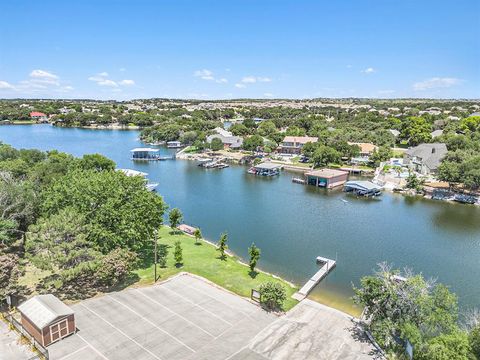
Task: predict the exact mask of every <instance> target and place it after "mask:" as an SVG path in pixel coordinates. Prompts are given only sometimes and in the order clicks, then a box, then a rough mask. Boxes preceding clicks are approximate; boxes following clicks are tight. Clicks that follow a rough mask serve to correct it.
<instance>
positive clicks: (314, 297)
mask: <svg viewBox="0 0 480 360" xmlns="http://www.w3.org/2000/svg"><path fill="white" fill-rule="evenodd" d="M164 227H167V228H169V229H171V227H170V226H168V225H164ZM179 231H180V230H179ZM182 234H184V235H186V236H189V237H191V238H195V237H194V236H193V235H190V234H187V233H184V232H182ZM201 241H203V242H205V243H207V244H208V245H211V246H213V247H215V248H216V247H217V244H216V243H215V242H213V241H211V240H208V239H206V238H202V239H201ZM225 253H226V254H227V255H228V256H230V257H231V258H233V259H234V260H235V261H237V262H238V263H239V264H241V265H243V266H245V267H248V264H247V263H246V262H244V261H243V259H242V258H241V257H239V256H238V255H237V254H235V253H234V252H233V251H231V250H230V249H228V250H226V251H225ZM256 271H258V272H259V273H263V274H265V275H269V276H271V277H273V278H275V279H278V280H281V281H283V282H285V283H286V284H288V285H290V286H291V287H292V288H300V286H299V285H296V284H294V283H292V282H291V281H289V280H286V279H285V278H283V277H281V276H280V275H277V274H274V273H271V272H268V271H265V270H262V269H261V268H260V267H257V268H256ZM307 280H308V279H307ZM216 285H218V284H216ZM319 285H320V284H319ZM218 286H220V285H218ZM322 293H323V294H322V295H319V294H318V293H315V292H313V291H312V293H310V294H309V295H308V296H307V297H305V299H309V300H310V301H314V302H316V303H318V304H321V305H322V306H325V307H327V308H329V309H331V310H332V311H338V312H341V313H343V314H345V315H347V316H350V317H353V318H355V319H359V318H360V315H361V313H362V310H361V309H357V308H355V307H353V306H352V303H350V302H349V300H350V298H348V297H347V298H345V297H342V296H338V294H335V293H334V292H328V291H325V290H323V291H322ZM299 303H300V302H299ZM335 304H338V305H339V306H335Z"/></svg>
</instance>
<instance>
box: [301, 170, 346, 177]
mask: <svg viewBox="0 0 480 360" xmlns="http://www.w3.org/2000/svg"><path fill="white" fill-rule="evenodd" d="M305 175H307V176H315V177H321V178H325V179H330V178H333V177H336V176H341V175H348V172H347V171H343V170H336V169H320V170H312V171H308V172H306V173H305Z"/></svg>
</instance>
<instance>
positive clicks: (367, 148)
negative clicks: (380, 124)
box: [348, 142, 378, 158]
mask: <svg viewBox="0 0 480 360" xmlns="http://www.w3.org/2000/svg"><path fill="white" fill-rule="evenodd" d="M348 145H357V146H358V147H359V148H360V157H363V158H368V157H369V156H370V155H372V153H373V152H374V151H375V150H378V146H376V145H373V144H371V143H357V142H349V143H348Z"/></svg>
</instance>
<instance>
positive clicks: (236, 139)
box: [207, 134, 243, 147]
mask: <svg viewBox="0 0 480 360" xmlns="http://www.w3.org/2000/svg"><path fill="white" fill-rule="evenodd" d="M215 138H216V139H220V140H221V141H222V143H223V144H229V145H230V146H232V147H235V146H238V147H240V146H242V144H243V139H242V138H241V137H240V136H223V135H221V134H213V135H210V136H207V142H208V143H211V142H212V140H213V139H215Z"/></svg>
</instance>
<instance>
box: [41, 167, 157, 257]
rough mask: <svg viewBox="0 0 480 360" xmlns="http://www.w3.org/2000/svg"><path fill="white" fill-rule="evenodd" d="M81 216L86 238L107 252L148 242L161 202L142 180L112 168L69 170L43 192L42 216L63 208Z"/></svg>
mask: <svg viewBox="0 0 480 360" xmlns="http://www.w3.org/2000/svg"><path fill="white" fill-rule="evenodd" d="M68 207H70V208H74V209H75V210H76V211H77V212H78V213H79V214H81V215H83V216H84V217H85V223H86V225H88V227H89V231H88V239H89V240H91V241H92V243H93V244H95V246H96V248H98V249H99V250H101V251H102V252H103V253H107V252H109V251H110V250H113V249H114V248H117V247H122V248H129V249H132V250H134V251H137V250H140V249H144V248H147V247H150V246H151V243H150V240H149V239H150V234H152V233H153V231H154V230H155V229H158V227H159V226H160V225H162V221H163V214H164V211H165V203H164V202H163V199H162V198H161V197H160V196H158V195H156V194H154V193H152V192H150V191H148V190H146V188H145V184H144V180H143V179H142V178H140V177H138V176H132V177H128V176H125V175H124V174H122V173H120V172H116V171H101V172H98V171H94V170H88V171H84V170H72V171H69V172H68V173H67V174H66V175H65V176H63V177H61V178H59V179H57V180H56V181H55V182H54V183H53V184H52V185H51V186H49V187H48V188H47V189H45V191H44V192H43V204H42V210H43V215H44V217H49V216H50V215H53V214H56V213H58V212H59V211H60V210H62V209H65V208H68Z"/></svg>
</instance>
